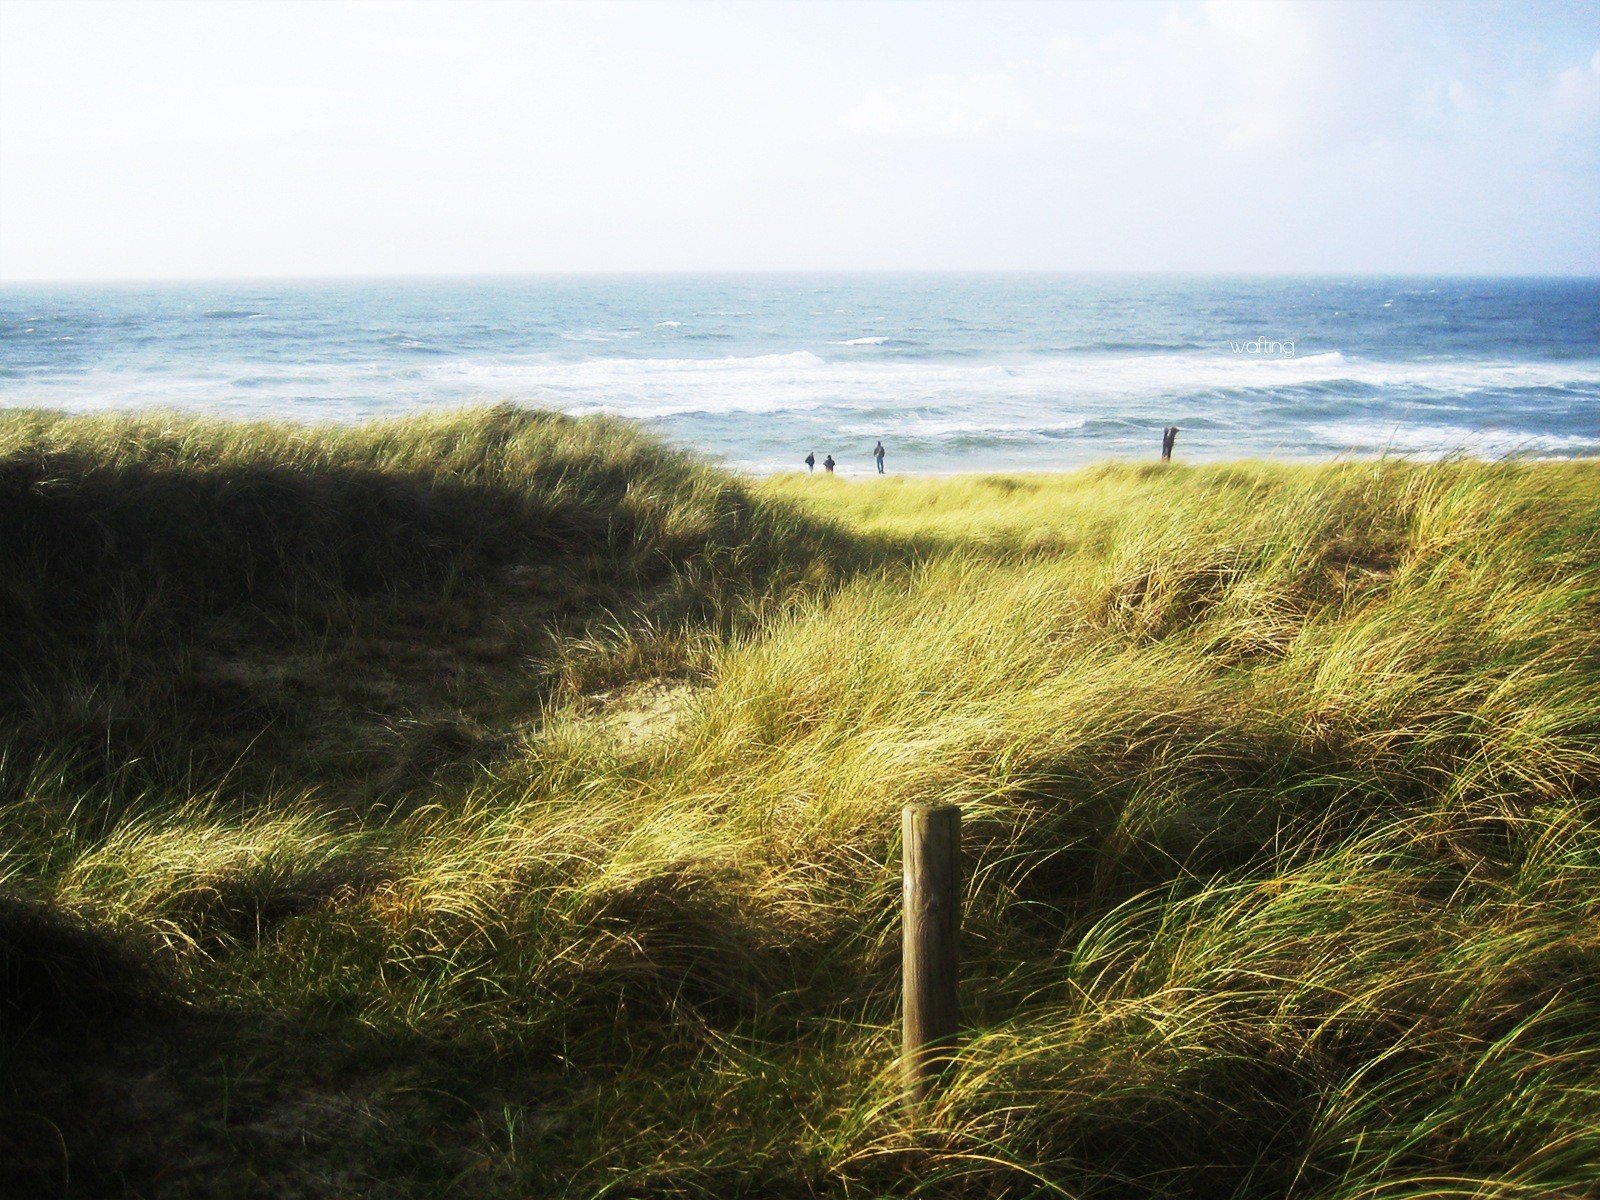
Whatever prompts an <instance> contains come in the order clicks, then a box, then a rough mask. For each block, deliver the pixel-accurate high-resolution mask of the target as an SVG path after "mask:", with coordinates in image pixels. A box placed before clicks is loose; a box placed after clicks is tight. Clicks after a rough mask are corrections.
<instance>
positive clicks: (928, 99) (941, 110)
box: [841, 72, 1047, 137]
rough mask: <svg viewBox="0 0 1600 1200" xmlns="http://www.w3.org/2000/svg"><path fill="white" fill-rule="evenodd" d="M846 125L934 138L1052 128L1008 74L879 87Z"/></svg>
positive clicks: (846, 117)
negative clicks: (908, 86) (905, 85)
mask: <svg viewBox="0 0 1600 1200" xmlns="http://www.w3.org/2000/svg"><path fill="white" fill-rule="evenodd" d="M841 123H842V124H843V125H844V127H845V128H846V129H849V130H852V131H854V132H857V133H876V134H887V135H891V136H892V135H900V134H910V135H914V136H929V137H955V136H960V135H963V134H975V133H994V132H999V131H1005V130H1019V129H1023V130H1039V129H1044V128H1046V127H1047V126H1046V123H1045V122H1044V121H1043V120H1042V119H1041V118H1040V116H1039V114H1038V112H1037V110H1036V109H1035V108H1034V104H1033V100H1032V98H1031V97H1030V96H1029V95H1028V92H1027V89H1026V88H1025V86H1024V85H1023V83H1022V81H1021V80H1019V79H1018V78H1017V77H1016V76H1014V75H1012V74H1009V73H1006V72H991V73H989V74H985V75H969V76H966V77H965V78H960V77H954V76H940V77H938V78H934V79H930V80H928V81H927V82H926V83H924V84H922V85H920V86H918V87H914V88H902V87H886V88H875V89H874V90H872V91H870V92H868V93H867V94H866V95H865V96H864V97H862V99H861V102H860V103H859V104H857V105H856V106H855V107H854V108H852V109H851V110H850V111H849V112H847V113H846V114H845V115H844V117H843V118H842V121H841Z"/></svg>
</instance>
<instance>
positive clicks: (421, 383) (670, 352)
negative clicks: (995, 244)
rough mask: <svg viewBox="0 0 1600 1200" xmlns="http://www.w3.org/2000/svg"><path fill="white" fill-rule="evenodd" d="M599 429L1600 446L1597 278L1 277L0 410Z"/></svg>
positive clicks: (1130, 454) (1334, 452) (770, 446)
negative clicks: (485, 420) (520, 414)
mask: <svg viewBox="0 0 1600 1200" xmlns="http://www.w3.org/2000/svg"><path fill="white" fill-rule="evenodd" d="M507 400H509V401H512V402H514V403H518V404H526V405H531V406H536V407H542V408H550V409H557V410H560V411H562V412H566V413H574V414H581V413H613V414H617V415H620V416H623V417H627V418H629V419H632V420H636V421H639V422H642V423H643V424H645V425H647V426H649V427H650V428H652V429H654V430H657V431H659V432H660V433H661V434H662V435H663V436H665V437H666V438H668V439H670V440H671V441H673V442H675V443H678V444H680V445H683V446H687V447H693V448H695V449H697V450H700V451H702V452H705V453H709V454H711V455H715V456H717V457H718V458H720V459H722V460H723V461H724V462H726V463H727V464H728V465H730V466H732V467H735V468H738V469H743V470H749V471H757V472H767V471H775V470H786V469H795V468H797V467H798V466H799V464H800V460H801V459H802V458H803V457H804V456H805V454H806V453H807V451H815V453H816V455H817V457H818V458H819V459H820V458H821V457H823V456H824V455H826V454H830V453H831V454H832V455H833V456H834V457H835V458H836V459H838V460H839V462H840V464H841V470H842V471H844V472H846V473H851V472H865V471H868V470H870V469H871V460H870V458H869V452H870V450H871V448H872V446H873V443H874V442H875V441H877V440H879V439H882V441H883V442H884V445H885V447H886V448H887V451H888V466H889V468H890V470H891V471H894V470H899V471H915V472H945V471H966V470H1055V469H1063V468H1070V467H1075V466H1080V465H1082V464H1085V463H1089V462H1095V461H1100V460H1105V459H1152V458H1154V457H1156V456H1157V454H1158V453H1159V449H1160V440H1161V431H1162V429H1163V427H1164V426H1166V425H1169V424H1170V425H1177V426H1178V427H1179V429H1180V430H1181V433H1180V435H1179V438H1178V443H1177V458H1178V459H1179V460H1180V461H1183V460H1189V461H1208V460H1217V459H1227V458H1240V457H1270V458H1280V459H1311V460H1326V459H1332V458H1336V457H1339V456H1367V455H1378V454H1391V455H1406V456H1414V457H1435V456H1442V455H1455V454H1467V455H1474V456H1481V457H1500V456H1505V455H1523V456H1533V457H1571V456H1580V455H1596V454H1600V280H1597V279H1462V278H1440V279H1425V278H1416V277H1406V278H1396V279H1384V278H1373V277H1359V278H1349V279H1342V278H1335V277H1327V278H1209V277H1178V276H1171V277H1168V276H1160V277H1151V276H1090V275H1033V274H904V275H895V274H859V275H849V274H842V275H816V274H795V275H779V274H773V275H763V274H749V275H727V276H712V275H696V276H664V275H663V276H631V277H630V276H593V277H573V276H567V277H528V278H492V279H487V278H486V279H462V280H439V279H427V280H385V281H337V282H336V281H306V282H288V281H272V282H226V283H195V284H166V283H163V284H150V285H135V284H116V285H107V284H100V285H77V284H74V285H66V284H61V285H17V284H14V285H7V286H5V287H3V288H0V406H5V407H17V406H38V407H45V408H54V409H64V410H69V411H74V412H80V411H90V410H108V409H134V408H150V407H164V408H172V409H180V410H190V411H198V412H205V413H211V414H217V415H223V416H229V417H286V418H292V419H295V420H300V421H355V420H360V419H362V418H366V417H378V416H392V415H395V414H399V413H408V412H414V411H418V410H422V409H432V408H440V407H448V406H456V405H466V404H483V403H490V402H499V401H507Z"/></svg>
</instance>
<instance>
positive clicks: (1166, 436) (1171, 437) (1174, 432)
mask: <svg viewBox="0 0 1600 1200" xmlns="http://www.w3.org/2000/svg"><path fill="white" fill-rule="evenodd" d="M1177 440H1178V427H1177V426H1176V425H1168V426H1167V427H1166V428H1165V429H1163V430H1162V431H1161V461H1162V462H1171V461H1172V447H1173V445H1174V444H1175V443H1176V442H1177Z"/></svg>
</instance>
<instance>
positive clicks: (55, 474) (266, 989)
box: [0, 410, 1600, 1200]
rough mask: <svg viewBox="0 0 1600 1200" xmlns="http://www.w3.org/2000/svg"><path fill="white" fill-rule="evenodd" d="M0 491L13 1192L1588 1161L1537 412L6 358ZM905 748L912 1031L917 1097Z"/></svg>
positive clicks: (1065, 1192)
mask: <svg viewBox="0 0 1600 1200" xmlns="http://www.w3.org/2000/svg"><path fill="white" fill-rule="evenodd" d="M253 489H258V490H253ZM0 507H3V509H4V511H3V512H0V517H6V518H7V520H6V526H7V528H8V529H9V530H11V531H16V530H18V529H20V530H22V536H21V541H20V543H17V542H13V545H18V544H20V547H21V550H20V551H19V552H17V553H15V554H13V553H12V552H10V551H8V554H7V558H6V561H7V563H8V564H13V563H15V564H20V565H18V566H16V567H14V568H12V569H11V574H10V578H9V579H8V580H7V581H6V591H5V593H4V598H5V603H6V604H7V605H8V609H7V614H8V620H11V621H14V622H15V623H14V624H13V625H12V626H11V627H12V628H13V629H17V630H20V631H23V633H22V635H19V636H14V637H13V638H12V639H11V640H10V642H9V643H8V650H7V652H6V656H5V659H4V662H3V663H0V666H3V667H4V670H5V676H4V681H5V688H6V695H5V696H4V697H3V698H0V731H3V737H4V742H3V745H0V751H3V755H4V757H3V767H0V800H3V808H0V831H3V836H4V839H5V841H4V844H3V853H4V858H3V859H0V880H3V883H4V887H5V888H6V890H7V892H8V893H9V896H10V899H9V900H8V902H7V908H6V909H5V910H4V911H0V938H4V939H5V949H6V955H7V957H6V960H5V971H6V988H7V994H6V996H4V997H0V1003H4V1005H5V1009H4V1014H5V1016H6V1019H7V1029H6V1032H5V1036H4V1040H3V1042H0V1050H3V1051H4V1052H5V1053H7V1054H8V1055H9V1056H10V1059H11V1066H12V1070H11V1072H10V1078H11V1079H12V1080H13V1081H14V1082H13V1086H12V1088H11V1091H10V1094H9V1095H8V1096H7V1097H6V1100H7V1104H8V1112H7V1117H8V1121H9V1124H10V1126H11V1128H12V1129H13V1131H14V1138H15V1141H16V1146H15V1150H14V1154H13V1160H12V1161H13V1162H15V1163H17V1164H20V1167H19V1169H26V1170H28V1171H31V1172H32V1173H33V1176H34V1177H35V1178H36V1179H38V1180H41V1181H43V1183H42V1184H41V1186H48V1187H51V1188H54V1189H55V1190H56V1192H57V1194H60V1193H61V1192H62V1191H63V1190H64V1191H65V1193H66V1194H84V1195H103V1194H130V1195H229V1196H233V1195H263V1196H265V1195H307V1196H324V1195H327V1196H343V1195H352V1196H353V1195H379V1196H450V1195H460V1196H497V1195H499V1196H525V1195H551V1196H572V1197H599V1196H707V1197H710V1196H729V1195H752V1196H769V1195H793V1196H841V1197H843V1196H879V1195H883V1196H888V1195H896V1196H911V1195H928V1196H934V1195H937V1196H1082V1197H1158V1196H1171V1197H1179V1196H1238V1197H1248V1196H1260V1197H1269V1196H1285V1195H1292V1196H1304V1197H1315V1198H1318V1200H1357V1198H1362V1200H1366V1198H1377V1197H1384V1198H1391V1197H1392V1198H1395V1200H1399V1198H1401V1197H1409V1198H1421V1197H1446V1196H1448V1197H1513V1196H1515V1197H1523V1196H1530V1197H1531V1196H1552V1195H1554V1196H1573V1197H1577V1196H1581V1195H1588V1194H1591V1192H1592V1187H1593V1184H1594V1180H1595V1179H1596V1178H1597V1177H1600V1121H1597V1120H1596V1119H1595V1114H1596V1113H1597V1112H1600V1033H1597V1032H1596V1031H1597V1030H1600V828H1597V819H1600V809H1597V798H1600V470H1597V469H1596V468H1595V467H1593V466H1591V465H1589V464H1535V463H1499V464H1483V463H1473V462H1454V463H1444V464H1436V465H1415V464H1407V463H1403V462H1395V461H1383V462H1368V463H1349V464H1335V465H1328V466H1323V467H1286V466H1280V465H1270V464H1251V463H1240V464H1233V465H1229V466H1223V467H1212V468H1182V467H1175V468H1165V469H1162V468H1154V467H1151V468H1145V467H1131V466H1108V467H1102V468H1096V469H1092V470H1089V471H1084V472H1078V473H1075V474H1072V475H1065V476H1056V477H1027V476H1017V477H957V478H950V479H898V480H897V479H888V480H869V481H866V482H847V481H843V480H836V479H813V478H797V477H784V478H778V479H773V480H767V481H761V482H759V483H741V482H739V481H736V480H734V479H732V478H730V477H727V476H724V475H722V474H720V473H718V472H717V471H715V470H714V469H712V468H708V467H705V466H702V465H698V464H696V463H693V462H691V461H689V460H687V459H685V458H683V457H682V456H679V455H675V454H672V453H669V452H667V451H664V450H662V449H660V448H659V447H657V446H655V445H653V444H652V443H650V442H648V441H647V440H645V439H643V438H641V437H639V436H638V435H636V434H634V433H632V432H630V431H628V430H627V429H624V428H622V427H620V426H618V425H615V424H610V423H606V422H589V421H582V422H572V421H564V420H561V419H559V418H550V417H543V416H537V415H531V414H522V413H516V412H512V411H509V410H495V411H491V412H484V413H472V414H462V415H457V416H454V417H450V418H446V419H437V420H429V421H415V422H407V423H396V424H390V425H381V426H366V427H359V428H356V429H351V430H347V431H343V432H337V433H336V432H331V431H326V430H318V431H315V432H312V431H309V430H298V429H292V428H287V427H268V426H226V425H220V424H207V423H196V422H180V421H176V420H174V419H169V418H157V417H151V418H143V419H140V420H137V421H132V422H125V421H110V420H99V421H84V420H79V419H73V420H62V419H59V418H53V417H47V416H43V415H21V416H17V415H13V416H10V417H8V418H6V419H5V420H4V421H0ZM18 513H20V514H22V515H21V516H20V517H18V516H17V515H16V514H18ZM105 531H110V532H109V533H106V532H105ZM91 535H92V536H91ZM10 536H12V537H16V534H15V532H13V533H12V534H11V535H10ZM108 564H114V565H115V568H116V571H115V573H114V574H113V573H111V572H110V571H108ZM63 580H73V581H75V582H74V585H73V587H72V588H71V589H70V590H71V596H70V597H69V599H68V600H62V599H60V593H61V591H62V588H63V586H64V585H63V582H62V581H63ZM530 580H534V581H537V588H534V587H533V585H531V584H530V583H529V581H530ZM13 613H15V614H17V615H16V616H14V617H13V616H12V615H11V614H13ZM484 639H489V640H491V641H495V639H498V641H495V644H496V645H497V646H499V647H500V649H497V650H495V651H493V652H489V653H486V652H485V651H484V649H483V646H482V642H483V641H484ZM424 650H425V651H426V653H425V654H423V651H424ZM419 654H422V655H423V657H422V658H421V660H420V662H419V660H418V659H417V658H416V656H417V655H419ZM219 662H221V663H225V664H229V671H231V673H226V672H224V674H225V677H226V678H227V679H228V680H229V681H230V686H231V687H232V688H234V689H235V691H234V692H230V693H228V694H229V695H235V694H237V693H238V692H241V691H242V693H243V694H244V698H243V699H241V700H240V701H239V702H238V703H237V704H236V705H234V706H232V707H229V706H227V705H222V704H219V702H218V700H217V695H218V693H217V691H216V688H217V685H216V683H215V682H214V680H215V678H216V675H217V672H218V671H219V670H220V669H221V668H219V667H218V666H217V664H218V663H219ZM241 663H242V664H244V665H243V666H240V665H239V664H241ZM286 664H292V666H291V665H286ZM353 677H354V678H356V680H357V682H358V683H360V684H361V685H362V688H365V690H362V688H358V687H355V686H353V685H352V683H351V679H352V678H353ZM291 678H292V679H293V680H294V681H295V683H294V686H292V687H291V686H290V685H289V683H288V682H286V680H289V679H291ZM441 679H442V682H441ZM196 680H199V681H200V683H198V684H197V683H196ZM374 681H376V682H374ZM652 689H654V690H652ZM663 689H665V690H663ZM647 696H650V697H656V698H658V699H659V698H660V697H665V700H662V701H661V702H660V703H659V704H658V703H657V702H656V700H651V701H650V702H649V703H650V704H652V705H655V707H653V708H652V709H651V710H650V713H651V715H650V719H649V720H648V721H644V722H638V723H634V724H629V723H627V722H624V721H620V720H619V719H618V718H619V716H626V715H627V714H628V713H629V712H630V711H632V710H634V709H640V708H642V706H644V705H645V703H646V701H645V700H644V699H643V698H644V697H647ZM441 731H445V732H441ZM352 742H353V743H355V744H356V750H355V751H353V750H352V749H351V745H350V744H351V743H352ZM931 798H939V799H953V800H956V801H958V802H960V803H961V804H962V806H963V810H964V817H965V828H966V842H965V845H966V852H967V856H968V857H967V861H968V865H969V873H968V879H967V882H966V890H967V895H966V925H965V931H964V955H965V963H964V976H963V1002H964V1008H965V1011H964V1016H965V1021H966V1029H965V1033H964V1041H963V1046H962V1051H961V1060H960V1063H959V1066H958V1069H957V1070H956V1071H955V1073H954V1074H953V1076H952V1077H951V1079H950V1082H949V1086H948V1088H947V1089H946V1090H945V1091H944V1092H943V1093H942V1095H941V1096H940V1098H939V1100H938V1102H937V1103H936V1104H935V1105H934V1106H933V1108H932V1109H931V1110H930V1111H929V1112H927V1113H926V1114H925V1115H924V1116H923V1118H922V1119H921V1121H920V1122H919V1123H917V1124H915V1125H912V1124H910V1123H908V1122H907V1120H906V1119H905V1118H904V1116H903V1114H902V1113H901V1112H900V1110H899V1108H898V1106H897V1103H896V1100H897V1096H896V1090H895V1089H896V1079H895V1074H894V1052H895V1042H896V1036H895V1034H896V1031H895V1021H896V999H897V983H898V976H897V966H898V962H897V957H896V952H897V939H898V925H897V899H898V896H897V893H898V847H897V844H896V839H897V837H898V829H899V824H898V821H897V819H896V815H897V812H898V809H899V808H900V806H901V805H903V804H904V803H906V802H909V801H914V800H922V799H931ZM45 1080H48V1081H50V1086H43V1085H42V1084H41V1081H45ZM74 1188H77V1189H80V1192H79V1193H75V1192H74V1191H73V1190H72V1189H74Z"/></svg>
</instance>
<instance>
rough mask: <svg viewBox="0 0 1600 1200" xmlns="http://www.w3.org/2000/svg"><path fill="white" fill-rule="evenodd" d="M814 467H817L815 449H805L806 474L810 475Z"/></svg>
mask: <svg viewBox="0 0 1600 1200" xmlns="http://www.w3.org/2000/svg"><path fill="white" fill-rule="evenodd" d="M816 469H817V452H816V451H815V450H807V451H806V474H808V475H810V474H812V473H813V472H815V471H816Z"/></svg>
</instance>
